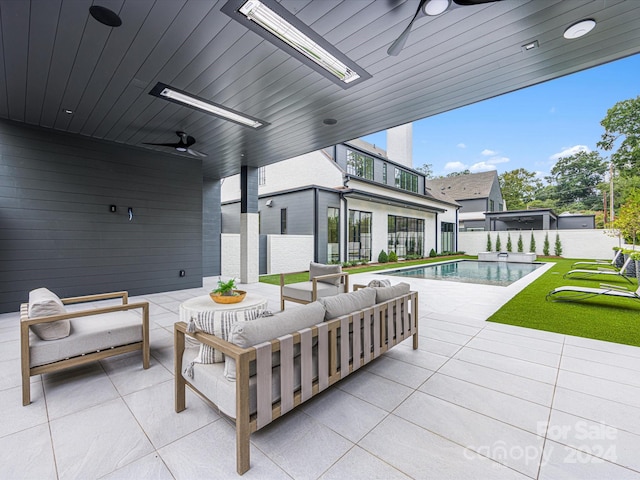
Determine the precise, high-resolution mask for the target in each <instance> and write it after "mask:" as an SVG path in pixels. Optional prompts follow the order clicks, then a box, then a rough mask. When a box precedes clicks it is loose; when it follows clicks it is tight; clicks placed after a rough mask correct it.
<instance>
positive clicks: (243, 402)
mask: <svg viewBox="0 0 640 480" xmlns="http://www.w3.org/2000/svg"><path fill="white" fill-rule="evenodd" d="M265 320H268V318H267V319H265ZM369 322H370V323H369ZM367 324H370V325H372V326H373V329H371V328H363V327H364V325H367ZM351 328H352V331H353V332H358V331H362V337H363V338H361V335H349V337H350V341H347V342H345V341H340V342H338V337H339V336H340V332H342V331H349V330H350V329H351ZM174 332H175V335H174V341H175V363H174V365H175V410H176V412H181V411H183V410H184V409H185V408H186V392H185V387H186V386H187V385H188V386H189V387H190V388H191V389H192V390H194V391H195V392H196V393H197V394H199V395H200V396H202V397H203V398H205V399H207V398H206V396H205V395H203V394H202V393H201V392H199V391H198V390H197V388H195V387H194V386H193V385H192V384H191V383H189V382H188V381H187V380H185V378H184V377H183V375H182V370H183V365H182V357H183V353H184V350H185V335H187V336H189V337H192V338H194V339H195V340H197V341H198V342H201V343H204V344H207V345H210V346H211V347H213V348H215V349H217V350H220V351H221V352H222V353H223V354H224V355H227V356H230V357H231V358H233V359H234V360H235V362H236V370H237V371H236V391H235V395H236V398H235V404H236V418H235V424H236V469H237V472H238V473H239V474H240V475H242V474H243V473H245V472H246V471H247V470H249V468H250V458H249V452H250V436H251V433H253V432H255V431H257V430H259V429H260V428H262V427H264V426H266V425H267V424H269V423H270V422H272V421H273V420H275V419H277V418H279V417H281V416H282V415H284V414H285V413H287V412H288V411H290V410H292V409H293V408H295V407H296V406H298V405H300V404H301V403H303V402H305V401H306V400H309V399H310V398H311V397H313V396H314V395H317V394H318V393H320V392H321V391H323V390H325V389H326V388H328V387H329V386H331V385H333V384H334V383H336V382H338V381H340V380H341V379H342V378H344V377H346V376H347V375H349V374H350V373H353V372H354V371H356V370H357V369H359V368H360V367H362V366H363V365H365V364H367V363H369V362H371V361H372V360H373V359H375V358H377V357H379V356H380V355H382V354H383V353H385V352H386V351H387V350H389V349H390V348H392V347H393V346H395V345H397V344H398V343H400V342H402V341H403V340H405V339H407V338H409V337H413V348H414V349H417V348H418V294H417V292H409V293H408V294H406V295H402V296H400V297H397V298H394V299H392V300H389V301H387V302H385V303H380V304H376V305H374V306H372V307H370V308H367V309H364V310H360V311H357V312H353V313H351V314H349V315H345V316H343V317H338V318H336V319H333V320H330V321H327V322H323V323H321V324H318V325H315V326H313V327H311V328H306V329H303V330H300V331H297V332H293V333H291V334H289V335H284V336H282V337H279V338H277V339H273V340H271V341H270V342H265V343H262V344H259V345H256V346H253V347H249V348H240V347H238V346H237V345H234V344H232V343H229V342H227V341H225V340H223V339H221V338H219V337H215V336H213V335H210V334H207V333H202V332H196V333H188V332H187V325H186V323H184V322H178V323H176V324H175V326H174ZM371 332H373V335H372V334H371ZM372 336H373V338H371V337H372ZM297 344H299V345H300V352H301V353H300V357H299V358H300V362H301V371H302V373H301V385H300V387H298V388H294V386H293V385H294V384H293V380H292V378H293V368H294V367H293V363H294V356H293V351H294V345H297ZM315 344H317V352H318V353H317V362H318V374H317V377H316V378H314V376H313V374H312V362H314V361H315V360H314V359H313V355H312V350H313V348H314V347H313V345H315ZM350 344H351V345H350ZM350 347H351V348H350ZM278 351H279V352H280V369H281V372H282V375H281V392H282V393H281V399H280V400H276V399H273V398H272V397H271V395H272V388H271V381H272V379H271V374H272V367H271V361H272V352H278ZM350 351H352V352H354V353H355V352H360V354H359V355H354V357H353V358H352V359H350V353H349V352H350ZM338 358H340V367H339V366H338ZM253 362H255V364H256V371H257V372H258V373H257V375H256V378H257V412H256V413H254V414H251V412H250V403H249V392H250V390H249V378H250V364H251V363H253ZM345 365H347V366H348V368H343V367H342V366H345ZM207 400H208V401H209V402H210V403H212V402H211V401H210V400H209V399H207Z"/></svg>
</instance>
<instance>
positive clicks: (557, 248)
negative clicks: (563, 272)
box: [553, 233, 562, 257]
mask: <svg viewBox="0 0 640 480" xmlns="http://www.w3.org/2000/svg"><path fill="white" fill-rule="evenodd" d="M553 254H554V255H555V256H556V257H561V256H562V243H560V234H559V233H556V243H555V244H554V245H553Z"/></svg>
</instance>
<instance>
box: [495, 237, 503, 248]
mask: <svg viewBox="0 0 640 480" xmlns="http://www.w3.org/2000/svg"><path fill="white" fill-rule="evenodd" d="M501 250H502V243H501V242H500V234H498V235H497V236H496V252H499V251H501Z"/></svg>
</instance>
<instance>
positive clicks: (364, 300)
mask: <svg viewBox="0 0 640 480" xmlns="http://www.w3.org/2000/svg"><path fill="white" fill-rule="evenodd" d="M318 303H320V304H322V305H324V308H325V310H326V312H325V317H324V318H325V320H331V319H333V318H338V317H342V316H343V315H347V314H349V313H352V312H357V311H358V310H364V309H365V308H369V307H372V306H373V305H374V304H375V303H376V290H375V289H373V288H362V289H360V290H357V291H355V292H350V293H341V294H339V295H334V296H331V297H325V298H319V299H318Z"/></svg>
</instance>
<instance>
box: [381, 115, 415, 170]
mask: <svg viewBox="0 0 640 480" xmlns="http://www.w3.org/2000/svg"><path fill="white" fill-rule="evenodd" d="M387 157H389V160H393V161H394V162H398V163H401V164H402V165H404V166H406V167H409V168H413V123H407V124H405V125H400V126H399V127H394V128H390V129H388V130H387Z"/></svg>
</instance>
